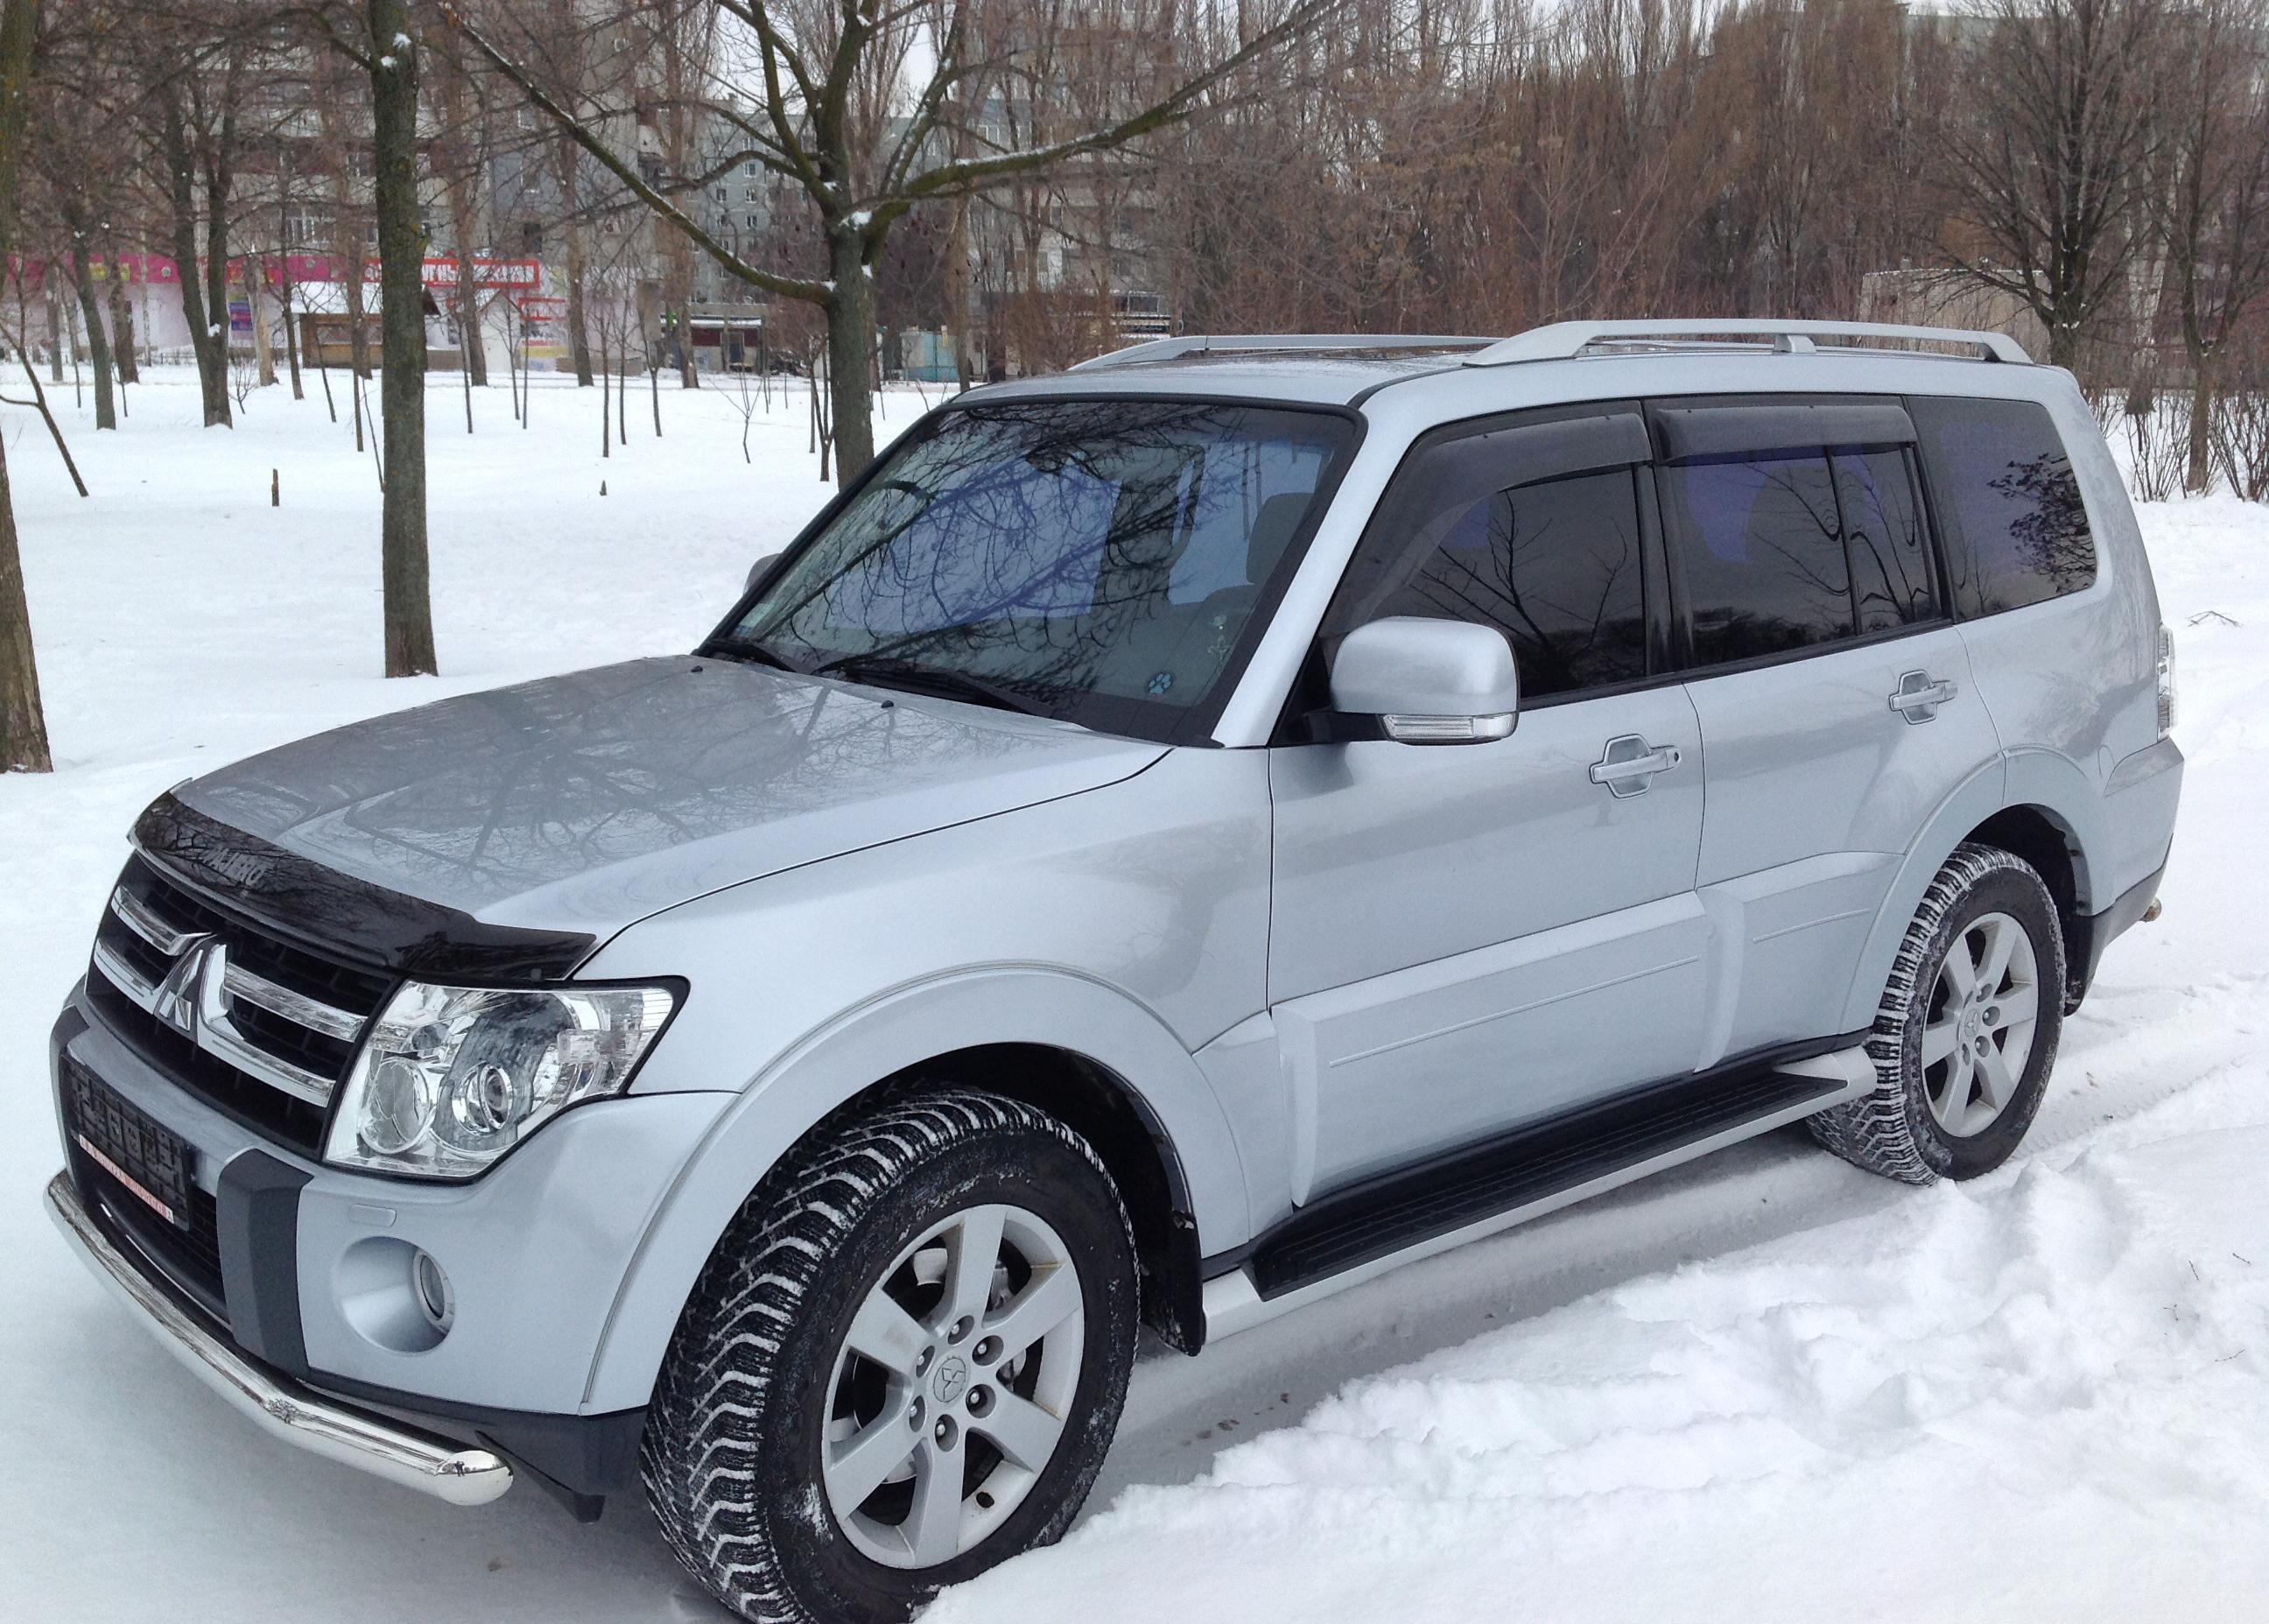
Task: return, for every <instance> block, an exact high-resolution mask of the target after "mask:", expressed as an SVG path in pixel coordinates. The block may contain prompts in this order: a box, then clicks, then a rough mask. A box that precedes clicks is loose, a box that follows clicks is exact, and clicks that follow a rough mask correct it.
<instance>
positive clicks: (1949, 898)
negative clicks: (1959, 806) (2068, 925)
mask: <svg viewBox="0 0 2269 1624" xmlns="http://www.w3.org/2000/svg"><path fill="white" fill-rule="evenodd" d="M2064 985H2065V960H2064V933H2063V932H2062V930H2061V929H2060V928H2058V921H2057V912H2056V904H2055V902H2054V900H2053V899H2052V898H2051V897H2050V895H2049V889H2048V887H2047V886H2046V885H2045V884H2044V883H2043V882H2042V880H2041V876H2040V875H2038V874H2037V873H2036V872H2035V871H2034V870H2033V868H2032V867H2031V866H2030V865H2029V864H2028V863H2027V862H2025V860H2023V859H2022V858H2020V857H2016V856H2014V855H2012V854H2011V853H2007V852H2004V851H2002V850H2000V849H1999V847H1996V846H1987V845H1963V846H1961V847H1959V848H1958V849H1956V851H1955V853H1954V855H1953V856H1952V857H1950V858H1948V859H1947V860H1946V866H1945V867H1943V868H1941V869H1940V870H1939V871H1938V877H1937V878H1936V879H1934V880H1933V881H1932V882H1931V885H1930V890H1928V891H1926V892H1925V893H1924V896H1923V902H1922V906H1921V907H1920V908H1919V909H1918V910H1917V911H1916V912H1915V917H1914V920H1913V922H1912V923H1911V925H1909V926H1907V934H1906V940H1905V941H1903V942H1902V943H1901V944H1900V947H1899V954H1898V958H1897V959H1896V962H1895V963H1894V964H1893V966H1892V970H1891V979H1890V985H1888V987H1886V988H1885V989H1884V993H1883V1001H1882V1004H1881V1008H1879V1010H1878V1011H1877V1013H1876V1017H1875V1030H1874V1034H1873V1036H1871V1037H1869V1038H1868V1040H1867V1053H1868V1055H1869V1056H1870V1057H1871V1058H1872V1059H1874V1062H1875V1075H1876V1083H1875V1088H1874V1092H1872V1093H1870V1094H1867V1095H1866V1096H1862V1097H1861V1098H1859V1099H1856V1100H1852V1101H1851V1102H1849V1103H1848V1104H1842V1105H1837V1106H1834V1107H1831V1108H1830V1109H1829V1110H1827V1111H1822V1112H1820V1113H1819V1114H1818V1115H1817V1116H1814V1118H1811V1124H1812V1131H1813V1133H1814V1136H1815V1137H1816V1138H1818V1139H1819V1140H1820V1141H1821V1143H1822V1144H1824V1145H1826V1146H1827V1147H1828V1148H1829V1149H1830V1150H1833V1151H1834V1152H1835V1153H1836V1154H1837V1155H1840V1156H1842V1157H1843V1158H1844V1160H1845V1161H1847V1162H1850V1163H1853V1164H1854V1165H1855V1166H1859V1167H1863V1168H1866V1170H1868V1171H1870V1172H1874V1173H1881V1174H1883V1175H1885V1176H1886V1177H1891V1178H1897V1179H1902V1180H1903V1181H1905V1182H1906V1183H1909V1184H1929V1183H1930V1182H1932V1181H1933V1179H1936V1178H1940V1177H1946V1178H1975V1177H1977V1176H1978V1175H1979V1174H1981V1173H1988V1172H1991V1171H1992V1170H1993V1169H1995V1168H1997V1167H1999V1166H2000V1165H2001V1163H2004V1162H2006V1161H2007V1160H2008V1158H2009V1155H2010V1153H2011V1152H2012V1151H2014V1150H2015V1149H2016V1148H2017V1141H2018V1140H2021V1139H2022V1138H2023V1137H2024V1135H2025V1130H2026V1129H2027V1128H2028V1127H2029V1126H2031V1125H2032V1120H2033V1114H2034V1112H2036V1111H2038V1110H2039V1109H2040V1104H2041V1096H2042V1095H2043V1094H2044V1092H2046V1090H2047V1088H2048V1080H2049V1070H2050V1068H2051V1067H2053V1066H2054V1065H2055V1064H2056V1052H2057V1040H2058V1037H2059V1036H2060V1035H2061V1033H2062V1030H2063V1022H2064Z"/></svg>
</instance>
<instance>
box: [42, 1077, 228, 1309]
mask: <svg viewBox="0 0 2269 1624" xmlns="http://www.w3.org/2000/svg"><path fill="white" fill-rule="evenodd" d="M62 1067H63V1110H64V1113H65V1114H64V1120H65V1122H66V1123H67V1125H68V1126H69V1127H70V1163H71V1178H72V1181H73V1182H74V1183H75V1184H77V1185H78V1189H79V1194H80V1196H81V1198H82V1199H85V1200H91V1201H92V1202H95V1203H99V1204H100V1207H101V1208H102V1211H103V1213H104V1214H105V1216H107V1218H108V1219H109V1220H110V1222H111V1223H112V1224H113V1225H114V1226H115V1228H117V1229H122V1230H124V1231H125V1232H126V1234H127V1236H128V1237H129V1239H131V1240H132V1241H133V1243H134V1244H135V1247H136V1249H137V1250H138V1251H140V1252H141V1253H142V1254H143V1255H144V1257H145V1258H147V1259H149V1260H150V1261H151V1262H152V1264H154V1265H155V1266H157V1267H158V1268H159V1271H161V1272H162V1273H164V1274H165V1275H166V1277H167V1278H168V1279H169V1280H171V1281H173V1282H174V1284H175V1285H176V1286H179V1287H180V1288H181V1289H182V1290H184V1291H186V1292H187V1293H188V1295H189V1296H191V1297H193V1298H194V1299H196V1301H197V1302H198V1303H200V1304H201V1305H202V1306H203V1307H204V1308H205V1309H207V1310H209V1311H211V1312H212V1313H214V1314H215V1315H218V1316H220V1317H221V1318H226V1313H227V1310H226V1303H225V1296H224V1293H223V1291H222V1288H221V1270H220V1225H219V1218H218V1211H217V1209H216V1207H215V1206H214V1203H213V1198H212V1197H211V1195H210V1194H208V1193H207V1192H205V1191H203V1190H201V1189H199V1188H198V1187H197V1185H196V1174H195V1169H194V1168H192V1167H190V1166H189V1165H188V1159H189V1157H190V1156H191V1155H193V1154H194V1153H192V1152H190V1151H189V1149H188V1147H187V1146H185V1145H183V1144H182V1143H181V1140H179V1139H178V1138H177V1137H176V1136H175V1135H174V1134H172V1133H168V1132H166V1129H164V1128H163V1127H160V1126H159V1125H158V1124H157V1123H155V1122H152V1120H151V1119H150V1118H148V1117H147V1116H146V1115H144V1113H143V1112H142V1111H138V1110H137V1109H136V1108H135V1107H134V1106H133V1105H132V1104H129V1102H128V1101H127V1099H126V1098H125V1096H122V1095H121V1094H120V1093H119V1092H118V1091H117V1090H116V1089H113V1088H111V1087H110V1086H109V1085H108V1084H107V1083H105V1082H104V1081H102V1080H101V1079H100V1078H99V1077H97V1076H96V1075H95V1074H93V1073H92V1072H91V1071H89V1070H87V1068H86V1067H84V1066H82V1065H80V1064H79V1063H78V1060H76V1059H72V1058H71V1056H70V1055H69V1054H65V1055H64V1056H63V1059H62ZM82 1137H84V1139H85V1140H87V1141H89V1142H91V1143H92V1144H93V1145H94V1146H95V1147H96V1148H97V1149H99V1150H100V1152H101V1154H102V1155H103V1156H104V1157H107V1159H108V1161H109V1163H111V1166H112V1167H115V1168H117V1169H119V1170H121V1171H122V1172H124V1173H125V1174H126V1175H127V1176H128V1177H130V1178H133V1179H134V1180H136V1182H137V1183H139V1184H140V1185H142V1187H143V1188H144V1189H145V1190H150V1191H152V1192H159V1191H164V1192H168V1193H169V1194H170V1193H171V1192H178V1194H179V1197H180V1200H181V1207H180V1215H181V1222H179V1223H168V1222H166V1220H165V1219H163V1218H161V1217H159V1215H158V1214H157V1213H155V1212H153V1211H152V1210H151V1208H150V1207H149V1206H148V1205H147V1204H146V1203H145V1202H144V1201H143V1200H142V1199H141V1198H140V1197H138V1196H137V1195H136V1194H135V1193H134V1192H132V1191H131V1190H129V1188H127V1186H126V1185H123V1184H122V1183H121V1182H120V1181H119V1179H118V1177H117V1176H116V1174H115V1173H113V1172H112V1171H111V1170H110V1168H109V1167H106V1166H104V1165H103V1163H101V1162H100V1161H98V1160H96V1159H95V1157H94V1156H92V1155H89V1154H88V1153H87V1149H86V1146H85V1144H83V1143H81V1139H82Z"/></svg>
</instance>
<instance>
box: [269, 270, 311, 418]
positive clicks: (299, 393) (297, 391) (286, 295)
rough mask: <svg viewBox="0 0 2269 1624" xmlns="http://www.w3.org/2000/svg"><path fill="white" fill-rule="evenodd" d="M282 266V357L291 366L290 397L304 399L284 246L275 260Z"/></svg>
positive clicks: (279, 294) (296, 318) (279, 296)
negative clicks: (282, 252) (300, 381)
mask: <svg viewBox="0 0 2269 1624" xmlns="http://www.w3.org/2000/svg"><path fill="white" fill-rule="evenodd" d="M277 263H278V264H279V265H280V266H281V267H282V268H283V272H282V274H283V280H282V281H281V282H280V283H278V284H277V289H276V292H277V299H278V300H279V301H280V302H281V303H282V305H283V306H284V358H285V360H286V361H287V362H289V363H290V364H291V367H292V399H293V400H295V401H304V400H306V399H307V392H306V391H305V390H304V389H302V388H300V387H299V315H298V314H297V313H296V312H294V311H293V310H292V255H291V251H290V249H289V248H288V247H286V249H285V252H284V254H283V255H280V256H279V257H278V259H277Z"/></svg>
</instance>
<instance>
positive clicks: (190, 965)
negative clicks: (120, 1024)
mask: <svg viewBox="0 0 2269 1624" xmlns="http://www.w3.org/2000/svg"><path fill="white" fill-rule="evenodd" d="M227 975H228V949H227V947H226V946H225V944H223V943H222V942H221V941H218V940H217V939H216V938H215V937H213V936H212V935H211V934H210V933H207V934H201V935H196V936H192V937H190V938H189V944H188V946H187V947H186V948H184V949H181V956H180V957H179V958H177V959H175V960H174V967H173V968H172V969H171V970H169V971H166V978H165V979H164V980H163V981H161V982H159V984H158V996H157V998H156V999H155V1000H152V1004H151V1006H150V1013H151V1014H152V1015H156V1016H157V1017H158V1018H159V1020H160V1021H163V1022H165V1023H166V1025H168V1026H170V1027H172V1028H173V1029H174V1030H175V1031H177V1032H180V1033H181V1034H182V1035H183V1036H184V1037H191V1038H194V1037H196V1035H197V1028H198V1027H199V1026H200V1025H201V1024H203V1023H204V1022H207V1021H209V1020H210V1019H211V1017H212V1016H214V1015H220V1014H222V1006H221V1001H220V998H221V983H222V981H223V980H224V979H225V978H226V977H227Z"/></svg>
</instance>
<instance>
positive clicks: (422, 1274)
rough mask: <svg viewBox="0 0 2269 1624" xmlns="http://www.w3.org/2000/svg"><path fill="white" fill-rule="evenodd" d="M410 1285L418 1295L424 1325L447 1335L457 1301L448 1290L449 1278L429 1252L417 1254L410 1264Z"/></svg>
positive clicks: (455, 1314) (455, 1310) (455, 1313)
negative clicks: (423, 1316)
mask: <svg viewBox="0 0 2269 1624" xmlns="http://www.w3.org/2000/svg"><path fill="white" fill-rule="evenodd" d="M410 1285H411V1287H412V1288H414V1289H415V1290H416V1292H417V1294H418V1311H419V1312H421V1313H423V1314H424V1315H425V1323H426V1324H427V1325H431V1326H432V1327H433V1329H434V1330H436V1331H438V1332H441V1333H442V1334H443V1335H445V1336H446V1335H447V1334H448V1330H449V1325H450V1324H451V1322H452V1321H454V1320H455V1318H457V1300H456V1297H455V1295H454V1294H453V1293H452V1292H451V1291H450V1289H449V1277H448V1276H447V1274H445V1273H442V1271H441V1266H440V1264H438V1263H436V1262H434V1261H433V1259H432V1254H431V1253H430V1252H423V1251H421V1252H419V1253H418V1256H417V1258H416V1259H415V1260H414V1261H413V1262H412V1263H411V1264H410Z"/></svg>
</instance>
